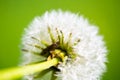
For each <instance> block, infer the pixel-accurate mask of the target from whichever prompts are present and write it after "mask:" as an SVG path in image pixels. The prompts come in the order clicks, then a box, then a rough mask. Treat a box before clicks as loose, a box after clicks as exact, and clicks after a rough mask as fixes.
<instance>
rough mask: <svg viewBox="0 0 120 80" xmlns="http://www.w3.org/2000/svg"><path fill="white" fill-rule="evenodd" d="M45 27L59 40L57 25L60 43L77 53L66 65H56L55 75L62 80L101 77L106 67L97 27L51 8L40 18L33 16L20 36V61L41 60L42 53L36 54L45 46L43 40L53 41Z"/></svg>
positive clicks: (83, 79)
mask: <svg viewBox="0 0 120 80" xmlns="http://www.w3.org/2000/svg"><path fill="white" fill-rule="evenodd" d="M48 27H49V28H50V29H51V33H52V35H53V36H54V38H55V39H53V40H55V41H58V33H57V31H56V28H57V29H58V30H59V33H60V32H61V31H62V32H61V33H60V35H61V36H62V34H63V35H64V40H63V42H64V43H67V42H68V46H70V48H71V47H72V50H71V51H69V52H70V53H75V54H76V55H77V57H76V58H75V60H74V61H72V62H68V63H67V64H65V65H64V64H60V65H59V66H58V69H60V72H57V73H56V76H58V77H59V78H60V79H61V80H100V78H101V76H102V74H103V72H105V70H106V65H105V62H106V61H107V60H106V55H107V54H106V53H107V50H106V46H105V43H104V41H103V36H101V35H99V34H98V31H99V30H98V27H97V26H94V25H91V24H90V23H89V22H88V20H87V19H85V18H84V17H82V16H79V15H77V14H74V13H71V12H62V11H61V10H59V11H51V12H46V13H45V14H44V15H43V16H41V17H35V19H34V20H33V22H32V23H31V24H30V25H29V27H28V28H26V29H25V33H24V35H23V38H22V48H23V49H24V50H22V53H23V59H24V60H23V62H22V64H23V65H25V64H29V63H33V62H37V61H40V58H41V56H38V55H39V53H41V52H42V50H43V49H42V48H44V49H45V48H46V46H45V45H44V44H43V43H42V42H41V41H42V40H43V41H45V42H47V43H48V45H51V44H52V40H51V37H50V33H49V32H48ZM70 34H71V38H70V37H69V36H70ZM69 39H70V41H69ZM75 44H76V45H75ZM46 45H47V44H46ZM66 50H67V49H66ZM36 54H38V55H36Z"/></svg>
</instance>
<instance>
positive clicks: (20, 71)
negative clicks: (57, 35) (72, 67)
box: [0, 58, 59, 80]
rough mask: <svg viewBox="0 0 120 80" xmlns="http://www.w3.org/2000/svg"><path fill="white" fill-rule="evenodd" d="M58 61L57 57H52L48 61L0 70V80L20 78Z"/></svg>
mask: <svg viewBox="0 0 120 80" xmlns="http://www.w3.org/2000/svg"><path fill="white" fill-rule="evenodd" d="M58 62H59V60H58V59H57V58H53V59H51V60H49V61H45V62H42V63H37V64H32V65H27V66H23V67H16V68H11V69H5V70H1V71H0V80H11V79H16V78H20V77H22V76H24V75H29V74H33V73H36V72H40V71H43V70H45V69H48V68H50V67H51V66H54V65H56V64H58Z"/></svg>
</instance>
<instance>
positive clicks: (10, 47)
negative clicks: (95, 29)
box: [0, 0, 120, 80]
mask: <svg viewBox="0 0 120 80" xmlns="http://www.w3.org/2000/svg"><path fill="white" fill-rule="evenodd" d="M119 5H120V2H119V1H117V0H99V1H98V0H0V69H4V68H9V67H14V66H17V65H18V63H19V62H20V56H21V54H20V49H19V44H20V43H21V36H22V33H23V30H24V28H25V27H26V26H27V25H28V24H29V23H30V22H31V21H32V20H33V18H34V17H35V16H39V15H42V14H43V13H44V12H45V11H47V10H49V11H50V10H52V9H56V10H57V9H62V10H64V11H65V10H69V11H72V12H75V13H80V14H82V15H84V17H86V18H88V19H89V20H90V22H91V23H92V24H95V25H98V26H99V28H100V34H102V35H104V40H105V41H106V45H107V47H108V50H109V55H108V60H109V63H107V72H106V73H105V74H104V75H103V80H119V79H120V52H119V50H120V38H119V37H120V16H119V15H120V6H119Z"/></svg>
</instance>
